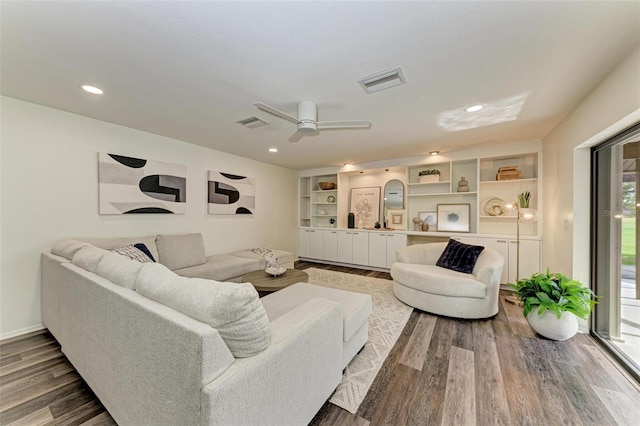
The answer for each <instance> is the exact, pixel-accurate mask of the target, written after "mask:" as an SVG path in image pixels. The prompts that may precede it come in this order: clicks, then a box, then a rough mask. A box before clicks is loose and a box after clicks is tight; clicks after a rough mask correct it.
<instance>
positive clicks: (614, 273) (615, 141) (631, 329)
mask: <svg viewBox="0 0 640 426" xmlns="http://www.w3.org/2000/svg"><path fill="white" fill-rule="evenodd" d="M639 166H640V124H637V125H635V126H634V127H632V128H630V129H628V130H626V131H625V132H622V133H621V134H619V135H617V136H615V137H613V138H611V139H610V140H608V141H606V142H604V143H602V144H601V145H599V146H597V147H595V148H594V149H593V150H592V195H593V197H592V198H593V202H592V206H593V209H592V223H593V231H592V282H593V283H594V291H595V293H596V294H597V295H598V296H599V298H598V304H597V305H596V307H595V311H594V315H593V318H592V333H593V334H594V335H595V337H596V338H597V339H599V340H600V341H601V342H602V343H603V344H604V345H605V346H606V347H608V348H609V349H610V350H611V352H612V353H613V354H614V356H616V357H617V358H618V359H619V360H620V361H621V362H622V363H623V364H624V365H625V366H626V367H627V369H628V370H629V371H630V372H631V373H632V374H633V375H634V376H635V377H636V379H639V380H640V261H639V260H640V259H639V257H638V255H637V254H638V252H639V251H640V216H639V215H638V211H639V210H640V197H638V187H639V184H640V167H639Z"/></svg>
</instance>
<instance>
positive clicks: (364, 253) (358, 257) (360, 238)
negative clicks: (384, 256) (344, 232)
mask: <svg viewBox="0 0 640 426" xmlns="http://www.w3.org/2000/svg"><path fill="white" fill-rule="evenodd" d="M351 236H352V237H353V263H355V264H356V265H368V264H369V233H368V232H352V233H351Z"/></svg>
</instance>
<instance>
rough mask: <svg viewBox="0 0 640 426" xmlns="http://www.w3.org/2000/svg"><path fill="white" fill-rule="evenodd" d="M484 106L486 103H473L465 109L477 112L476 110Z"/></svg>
mask: <svg viewBox="0 0 640 426" xmlns="http://www.w3.org/2000/svg"><path fill="white" fill-rule="evenodd" d="M482 108H484V105H471V106H470V107H468V108H467V109H465V111H467V112H476V111H480V110H481V109H482Z"/></svg>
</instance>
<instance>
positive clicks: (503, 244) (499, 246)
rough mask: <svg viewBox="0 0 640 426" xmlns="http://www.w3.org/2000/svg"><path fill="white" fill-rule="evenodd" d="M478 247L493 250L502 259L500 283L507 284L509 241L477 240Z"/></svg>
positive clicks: (504, 239)
mask: <svg viewBox="0 0 640 426" xmlns="http://www.w3.org/2000/svg"><path fill="white" fill-rule="evenodd" d="M479 240H480V241H479V243H478V244H479V245H481V246H485V247H486V248H490V249H494V250H495V251H497V252H498V253H500V255H501V256H502V257H504V267H503V268H502V277H501V278H500V282H501V283H504V284H506V283H508V282H509V240H508V239H506V238H481V239H479Z"/></svg>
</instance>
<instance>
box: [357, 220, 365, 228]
mask: <svg viewBox="0 0 640 426" xmlns="http://www.w3.org/2000/svg"><path fill="white" fill-rule="evenodd" d="M358 228H359V229H362V228H364V221H363V220H362V219H360V220H359V221H358Z"/></svg>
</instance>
